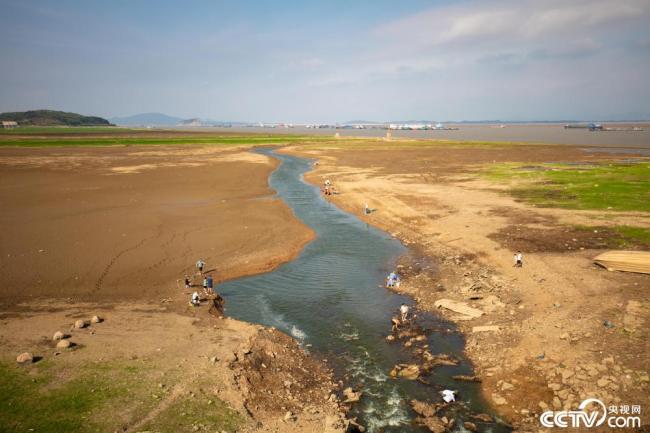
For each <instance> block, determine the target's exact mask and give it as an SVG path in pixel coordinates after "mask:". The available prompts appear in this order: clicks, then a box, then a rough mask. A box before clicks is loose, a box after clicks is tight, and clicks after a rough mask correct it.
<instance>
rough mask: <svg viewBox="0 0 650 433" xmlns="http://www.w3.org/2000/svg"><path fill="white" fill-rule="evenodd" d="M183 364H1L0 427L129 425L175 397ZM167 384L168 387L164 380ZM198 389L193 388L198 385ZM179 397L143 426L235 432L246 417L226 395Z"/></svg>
mask: <svg viewBox="0 0 650 433" xmlns="http://www.w3.org/2000/svg"><path fill="white" fill-rule="evenodd" d="M180 374H181V373H180V372H179V371H177V370H174V369H172V370H167V369H162V370H161V368H160V367H159V366H156V365H154V364H152V363H151V362H150V361H142V360H123V361H102V362H88V363H86V364H84V365H81V366H79V365H76V366H71V365H70V364H66V363H60V362H59V360H58V359H46V360H42V361H40V362H38V363H36V364H33V365H28V366H17V365H16V364H14V363H10V362H0V433H18V432H20V433H22V432H29V431H34V432H39V433H91V432H100V431H101V432H104V431H106V432H113V431H121V430H122V428H123V426H127V425H133V424H134V423H137V422H138V421H139V420H142V419H143V418H144V417H145V416H146V415H147V414H148V413H150V412H151V410H152V409H154V408H155V407H156V406H158V405H159V404H160V402H161V401H163V400H164V399H165V398H167V397H168V396H169V395H170V393H171V392H172V388H173V387H174V385H175V384H176V383H178V382H179V381H180ZM159 383H164V384H165V385H166V386H164V387H160V386H159V385H158V384H159ZM190 387H191V386H190ZM201 387H205V388H206V389H211V385H210V382H209V379H208V380H207V382H206V380H202V381H201V382H197V383H196V384H195V386H194V387H193V388H192V389H194V395H193V396H190V395H187V394H183V395H180V396H178V397H176V400H174V401H173V402H172V403H171V404H170V405H169V406H168V407H166V408H164V409H163V410H162V411H161V412H160V413H158V414H156V416H155V417H154V418H153V419H152V420H151V421H149V422H147V426H145V427H142V428H139V429H138V430H139V431H145V430H150V431H155V432H161V433H163V432H170V433H175V432H185V431H187V432H191V431H193V426H194V425H198V424H201V425H203V426H206V427H209V430H208V431H221V430H225V431H229V432H230V431H235V430H236V429H237V428H239V427H240V426H241V425H243V424H244V423H245V420H244V419H243V418H242V417H241V416H240V415H239V414H238V413H237V412H236V411H234V410H232V409H230V408H229V407H228V406H227V405H226V404H225V403H224V402H223V401H221V400H219V399H217V398H216V397H214V396H213V395H208V394H206V392H203V391H201Z"/></svg>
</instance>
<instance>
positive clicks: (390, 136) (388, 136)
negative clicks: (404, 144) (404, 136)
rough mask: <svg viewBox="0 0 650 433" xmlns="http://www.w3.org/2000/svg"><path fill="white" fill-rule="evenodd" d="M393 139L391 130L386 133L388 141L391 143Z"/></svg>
mask: <svg viewBox="0 0 650 433" xmlns="http://www.w3.org/2000/svg"><path fill="white" fill-rule="evenodd" d="M392 137H393V134H391V132H390V129H389V130H388V131H386V141H390V140H391V138H392Z"/></svg>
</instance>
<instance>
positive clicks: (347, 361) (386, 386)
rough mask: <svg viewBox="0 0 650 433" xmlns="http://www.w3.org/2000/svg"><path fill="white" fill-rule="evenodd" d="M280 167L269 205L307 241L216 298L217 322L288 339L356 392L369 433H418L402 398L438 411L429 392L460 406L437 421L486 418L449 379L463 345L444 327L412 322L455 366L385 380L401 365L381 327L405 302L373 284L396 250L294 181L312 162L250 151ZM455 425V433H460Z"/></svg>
mask: <svg viewBox="0 0 650 433" xmlns="http://www.w3.org/2000/svg"><path fill="white" fill-rule="evenodd" d="M257 151H258V152H260V153H263V154H265V155H269V156H272V157H274V158H277V159H279V160H280V161H281V164H280V166H279V167H278V168H277V169H276V170H275V171H274V172H273V173H272V175H271V176H270V179H269V184H270V186H271V187H272V188H273V189H274V190H275V191H276V192H277V195H278V197H279V198H281V199H282V200H284V202H285V203H286V204H287V205H288V206H289V207H290V208H291V209H292V210H293V212H294V214H295V215H296V217H297V218H299V219H300V220H302V221H303V222H304V223H305V224H307V225H308V226H310V227H311V228H312V229H313V230H314V231H315V232H316V234H317V237H316V238H315V239H314V240H313V241H312V242H311V243H309V244H308V245H307V246H306V247H305V248H304V250H303V251H302V253H301V254H300V256H299V257H298V258H296V259H295V260H293V261H291V262H289V263H286V264H284V265H282V266H280V267H278V268H277V269H275V270H274V271H272V272H269V273H265V274H260V275H255V276H250V277H244V278H240V279H236V280H231V281H227V282H225V283H223V284H222V285H220V287H219V290H220V292H221V293H222V294H223V296H224V298H225V299H226V300H227V304H226V305H227V314H228V315H229V316H231V317H234V318H237V319H241V320H245V321H247V322H253V323H260V324H263V325H266V326H274V327H276V328H278V329H280V330H282V331H284V332H286V333H287V334H290V335H292V336H293V337H295V338H296V339H298V340H299V341H300V342H301V343H302V345H303V347H305V348H307V349H309V350H311V351H314V352H317V353H318V354H319V355H320V356H322V357H324V358H327V359H328V360H329V364H330V365H331V367H332V368H334V371H335V373H336V374H337V376H338V377H339V378H342V379H343V380H344V382H345V383H346V386H352V387H353V388H355V389H360V390H362V391H363V396H362V398H361V400H360V401H359V402H358V403H357V404H356V405H355V406H354V408H353V415H355V416H358V417H359V421H360V422H361V424H363V425H365V426H366V427H367V429H368V431H369V432H372V433H375V432H426V431H428V430H427V429H424V428H422V427H418V426H417V425H416V424H415V423H414V419H415V418H416V415H415V414H414V413H413V412H412V411H411V409H410V407H409V404H408V402H409V401H410V400H411V399H414V398H415V399H420V400H426V401H429V402H440V401H441V400H440V395H439V393H438V392H439V391H440V390H442V389H445V388H450V389H455V390H458V391H459V400H460V403H458V404H455V405H452V409H450V412H449V413H448V415H447V416H449V417H450V418H455V419H457V420H460V421H462V420H470V418H469V417H470V414H471V413H475V412H487V413H490V411H489V408H487V407H486V406H485V404H484V402H483V401H482V399H481V397H480V392H479V385H478V384H476V383H471V382H459V381H456V380H454V379H452V376H454V375H458V374H466V375H467V374H472V368H471V365H470V364H469V363H468V362H467V360H466V359H465V358H464V356H463V346H464V341H463V338H462V335H460V334H459V333H458V332H457V331H456V330H455V328H454V327H453V325H452V324H450V323H446V322H444V321H442V320H441V319H440V318H438V317H436V316H433V315H430V314H423V313H419V319H418V320H419V321H420V324H421V325H422V326H424V327H425V328H426V329H430V330H432V331H431V332H428V333H427V339H428V341H427V342H428V344H429V350H430V351H431V352H432V353H433V354H434V355H435V354H438V353H445V354H449V355H451V356H452V357H454V358H456V359H459V360H460V364H459V365H457V366H440V367H437V368H435V369H434V370H433V371H432V372H431V374H430V375H428V376H427V377H426V382H428V384H425V383H421V382H418V381H410V380H405V379H393V378H391V377H390V376H389V372H390V370H391V369H392V368H393V366H394V365H396V364H398V363H404V362H408V361H409V356H410V352H409V351H408V350H406V349H405V348H404V347H403V345H402V344H401V343H399V342H392V343H391V342H388V341H387V340H386V336H387V335H388V334H389V333H390V319H391V317H392V316H393V315H394V314H395V312H396V311H397V310H398V308H399V306H400V304H401V303H402V302H405V303H407V304H409V305H412V300H411V299H409V298H407V297H405V296H400V295H398V294H394V293H392V292H390V291H388V290H386V289H385V288H383V286H382V283H383V282H384V279H385V277H386V275H387V274H388V273H389V272H390V271H391V270H393V269H394V266H395V262H396V260H397V258H398V257H399V256H400V255H402V254H404V253H405V252H406V249H405V248H404V247H403V246H402V245H401V244H400V243H399V242H398V241H397V240H395V239H393V238H391V237H390V236H389V235H388V234H386V233H384V232H382V231H380V230H377V229H375V228H373V227H370V226H368V225H367V224H366V223H364V222H362V221H361V220H359V219H358V218H356V217H355V216H354V215H351V214H348V213H346V212H343V211H342V210H340V209H339V208H338V207H336V206H334V205H333V204H331V203H329V202H327V201H326V200H324V199H323V197H322V196H321V194H320V191H319V189H318V188H316V187H314V186H313V185H310V184H308V183H306V182H305V181H304V180H303V175H304V173H305V172H307V171H309V170H310V169H311V165H312V161H310V160H308V159H303V158H298V157H293V156H289V155H284V154H280V153H276V152H274V151H273V150H271V149H258V150H257ZM473 422H475V423H476V424H477V426H478V428H479V431H484V432H489V431H492V432H505V431H508V429H507V427H505V426H504V425H502V424H499V423H480V422H476V421H475V420H474V421H473ZM462 424H463V423H462V422H457V423H456V426H458V427H456V429H457V431H464V429H463V427H462Z"/></svg>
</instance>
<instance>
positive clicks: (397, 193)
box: [287, 144, 650, 432]
mask: <svg viewBox="0 0 650 433" xmlns="http://www.w3.org/2000/svg"><path fill="white" fill-rule="evenodd" d="M287 151H288V152H290V153H294V154H299V155H306V156H309V157H312V158H315V159H317V160H318V165H317V167H316V168H315V171H314V172H312V173H310V174H309V175H308V180H309V181H311V182H313V183H315V184H321V185H322V184H323V182H324V181H325V179H329V180H331V182H332V183H333V185H334V187H335V189H336V190H338V192H339V194H336V195H333V196H329V197H331V200H332V201H334V202H335V203H336V204H337V205H339V206H341V207H342V208H343V209H345V210H348V211H350V212H353V213H355V214H357V215H358V216H359V217H360V218H361V219H363V220H365V221H368V222H369V223H371V224H373V225H376V226H378V227H380V228H382V229H383V230H385V231H387V232H389V233H391V234H392V235H393V236H395V237H397V238H399V239H400V240H401V241H402V242H403V243H404V244H405V245H408V246H409V247H410V250H411V256H410V257H405V258H404V259H403V261H402V265H401V267H400V271H401V272H402V274H404V275H405V276H406V277H405V281H404V283H403V284H402V285H401V286H400V289H399V290H400V291H402V292H404V293H407V294H410V295H412V296H413V297H414V298H415V299H416V301H418V307H419V308H422V309H427V310H435V311H437V312H439V313H440V314H443V315H445V316H446V317H448V318H450V319H451V320H453V321H456V322H457V323H458V325H459V327H460V328H461V330H463V331H464V333H465V335H466V352H467V354H468V356H469V358H470V359H471V360H472V361H473V362H474V364H475V367H476V371H477V374H478V375H479V376H480V377H481V379H482V381H483V391H484V393H485V395H486V397H487V398H488V401H491V402H492V404H493V405H494V406H495V407H496V408H497V410H498V411H499V412H500V413H501V414H502V415H503V417H504V418H505V419H506V420H508V421H509V422H511V423H513V425H514V426H515V428H516V430H518V431H535V432H536V431H538V430H539V429H541V425H540V423H539V420H538V417H539V415H540V414H541V413H542V412H544V411H545V410H558V409H561V408H565V409H573V410H575V409H576V408H577V405H578V404H579V403H580V402H581V401H582V400H583V399H585V398H588V397H594V398H600V399H601V400H602V401H603V402H605V404H608V405H630V406H631V405H640V406H641V408H646V407H648V403H650V401H649V398H648V396H649V395H650V393H649V392H648V391H649V383H648V381H649V378H648V367H649V363H648V353H649V350H648V349H649V347H648V340H647V337H648V335H647V329H648V327H647V326H648V316H649V314H650V309H649V307H648V306H649V304H648V287H650V275H642V274H630V273H614V272H608V271H606V270H604V269H602V268H600V267H598V266H596V265H594V264H593V262H592V258H593V257H594V256H595V255H597V254H598V253H600V252H601V251H603V248H604V247H606V242H607V240H606V239H603V237H606V236H607V233H608V232H607V227H611V226H612V225H621V224H629V225H634V226H639V227H646V228H648V227H650V216H649V215H646V214H643V213H634V212H627V213H620V212H611V211H610V212H608V211H574V210H563V209H549V208H537V207H531V206H528V205H526V204H524V203H521V202H518V201H515V200H514V199H513V198H512V197H510V196H508V195H507V194H504V193H503V192H504V191H503V189H502V187H500V186H498V185H495V184H492V183H490V182H488V181H486V180H485V179H484V178H483V177H481V176H479V175H478V174H477V169H478V168H480V167H481V166H482V165H483V164H489V163H492V162H530V163H541V162H565V161H566V162H569V161H594V160H599V159H612V158H614V156H612V155H608V154H594V153H585V152H583V151H581V150H580V149H578V148H574V147H570V146H541V145H540V146H506V147H503V148H498V147H478V148H472V147H471V146H466V147H456V148H443V147H441V146H431V147H423V146H419V147H418V148H407V147H400V148H399V149H391V148H390V144H386V145H382V146H378V147H377V148H376V149H373V150H372V151H369V150H368V149H363V150H355V149H354V148H353V147H352V146H350V148H348V149H328V150H306V149H301V148H300V147H293V148H289V149H287ZM366 204H367V205H368V206H369V208H371V209H373V211H372V212H371V213H370V214H369V215H364V212H363V209H364V206H365V205H366ZM576 225H583V226H598V227H600V228H601V232H600V233H596V232H593V231H592V232H580V234H579V235H578V234H576V233H575V232H574V229H573V228H572V227H575V226H576ZM603 242H605V245H603ZM515 249H521V250H522V252H523V254H524V266H523V267H522V268H516V267H514V266H513V264H514V261H513V253H514V251H515ZM424 261H428V262H430V263H433V264H434V266H433V267H434V268H435V271H434V272H431V271H430V270H428V269H423V266H422V262H424ZM441 299H449V300H454V301H460V302H463V303H464V304H465V305H466V306H471V307H474V308H477V309H479V310H480V312H481V315H480V317H477V318H471V317H470V316H467V315H462V314H457V313H454V312H453V311H450V310H447V309H445V308H438V307H437V305H436V301H439V300H441ZM643 410H645V409H642V423H643V424H647V423H648V421H649V419H648V417H647V413H646V412H647V411H646V412H643ZM563 430H566V429H563ZM543 431H548V430H547V429H544V430H543Z"/></svg>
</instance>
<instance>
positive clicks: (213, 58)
mask: <svg viewBox="0 0 650 433" xmlns="http://www.w3.org/2000/svg"><path fill="white" fill-rule="evenodd" d="M0 5H2V8H3V13H2V15H0V35H1V36H2V40H3V45H2V47H1V48H0V55H1V56H2V57H1V58H2V65H3V67H2V68H0V78H1V79H2V83H3V84H2V86H0V111H2V112H5V111H23V110H28V109H39V108H46V109H56V110H64V111H72V112H77V113H81V114H86V115H97V116H102V117H105V118H113V117H128V116H132V115H135V114H141V113H153V112H155V113H163V114H166V115H169V116H174V117H179V118H183V119H188V118H195V117H198V118H202V119H212V120H216V121H243V122H245V121H250V122H258V121H259V122H295V123H310V122H318V123H336V122H345V121H350V120H354V119H364V120H371V121H377V122H382V121H390V120H398V119H431V120H439V121H462V120H464V121H486V120H495V121H497V120H499V119H502V120H503V121H515V122H517V121H563V120H577V121H581V120H582V121H587V120H610V121H616V120H644V119H650V85H648V82H647V77H648V76H650V25H648V24H650V2H648V1H645V0H626V1H614V0H594V1H587V0H578V1H575V2H570V3H567V2H562V1H558V0H550V1H543V0H524V1H515V0H495V1H489V2H487V1H486V2H478V1H434V2H431V1H425V0H408V1H405V2H401V3H400V4H396V3H393V2H389V1H375V2H354V3H351V4H348V3H347V2H342V1H332V2H326V3H325V4H323V3H320V2H303V3H301V4H293V3H292V2H287V1H277V2H264V3H260V4H258V3H256V2H249V1H244V2H228V1H224V2H219V3H218V4H215V3H214V2H209V1H188V2H183V3H175V2H172V1H161V2H153V1H139V2H130V1H114V2H99V3H96V2H84V1H81V0H63V1H57V2H48V1H21V2H17V1H16V2H15V1H5V0H0Z"/></svg>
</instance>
